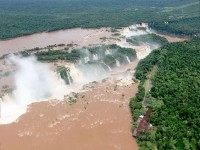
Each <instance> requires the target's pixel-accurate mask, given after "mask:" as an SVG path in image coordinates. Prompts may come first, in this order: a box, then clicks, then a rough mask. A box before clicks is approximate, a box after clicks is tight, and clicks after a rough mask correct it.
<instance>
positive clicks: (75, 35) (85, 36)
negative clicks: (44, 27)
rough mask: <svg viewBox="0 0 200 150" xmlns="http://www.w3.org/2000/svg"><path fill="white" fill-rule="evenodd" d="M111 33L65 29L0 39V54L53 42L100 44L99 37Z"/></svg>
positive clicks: (83, 44) (44, 45) (97, 30)
mask: <svg viewBox="0 0 200 150" xmlns="http://www.w3.org/2000/svg"><path fill="white" fill-rule="evenodd" d="M110 35H111V33H110V32H108V31H107V30H106V29H104V28H102V29H81V28H75V29H66V30H59V31H54V32H47V33H46V32H44V33H38V34H33V35H28V36H23V37H18V38H14V39H10V40H6V41H0V56H1V55H3V54H7V53H13V52H18V51H22V50H25V49H32V48H35V47H46V46H48V45H54V44H70V43H74V44H77V45H80V46H81V47H82V46H88V45H89V44H100V42H101V40H100V38H101V37H105V36H106V37H109V36H110Z"/></svg>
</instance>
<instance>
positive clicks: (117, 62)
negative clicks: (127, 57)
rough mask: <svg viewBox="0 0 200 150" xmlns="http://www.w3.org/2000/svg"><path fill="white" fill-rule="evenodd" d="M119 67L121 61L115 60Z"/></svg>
mask: <svg viewBox="0 0 200 150" xmlns="http://www.w3.org/2000/svg"><path fill="white" fill-rule="evenodd" d="M115 61H116V65H117V67H120V63H119V60H117V59H115Z"/></svg>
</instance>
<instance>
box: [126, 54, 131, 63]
mask: <svg viewBox="0 0 200 150" xmlns="http://www.w3.org/2000/svg"><path fill="white" fill-rule="evenodd" d="M126 60H127V61H128V63H129V64H130V63H131V61H130V59H129V57H128V56H126Z"/></svg>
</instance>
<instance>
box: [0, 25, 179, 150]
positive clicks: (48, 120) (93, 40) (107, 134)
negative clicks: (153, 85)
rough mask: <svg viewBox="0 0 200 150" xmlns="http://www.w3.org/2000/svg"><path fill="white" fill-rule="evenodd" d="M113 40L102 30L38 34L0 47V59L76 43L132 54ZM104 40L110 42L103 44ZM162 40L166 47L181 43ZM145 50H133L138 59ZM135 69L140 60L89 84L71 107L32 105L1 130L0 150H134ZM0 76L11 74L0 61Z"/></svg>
mask: <svg viewBox="0 0 200 150" xmlns="http://www.w3.org/2000/svg"><path fill="white" fill-rule="evenodd" d="M122 30H123V29H122ZM120 33H122V32H120ZM112 34H113V33H112V32H109V31H107V29H104V28H103V29H80V28H77V29H69V30H61V31H55V32H51V33H39V34H34V35H29V36H24V37H19V38H15V39H11V40H7V41H0V56H1V55H4V54H6V53H10V52H18V51H22V50H24V49H32V48H35V47H45V46H48V45H54V44H61V43H63V44H70V43H74V44H77V45H79V47H83V46H88V45H90V44H118V45H120V46H123V47H129V48H132V47H131V45H127V43H126V42H125V39H122V40H121V41H120V40H119V41H116V40H113V39H112V38H113V36H112ZM103 37H106V38H107V39H111V40H107V41H103V40H101V38H103ZM166 38H169V40H170V42H174V41H177V40H178V41H180V40H182V39H173V38H172V37H168V36H166ZM106 42H107V43H106ZM145 48H146V47H139V48H136V52H137V57H138V58H139V59H140V58H143V57H145V56H147V55H148V54H149V53H150V50H148V47H147V48H146V49H145ZM139 56H140V57H139ZM137 64H138V60H135V61H134V62H131V63H130V64H127V65H124V66H120V67H119V68H117V69H116V70H113V71H112V72H111V74H110V76H109V77H108V78H107V79H106V80H105V81H104V82H99V83H90V84H88V85H87V86H86V87H84V90H83V91H81V92H79V93H78V94H77V95H76V102H75V103H73V104H70V103H69V102H68V101H69V99H70V98H69V97H65V99H64V100H62V101H60V100H56V99H55V100H49V101H46V102H38V103H33V104H30V105H29V109H28V110H27V113H25V114H23V115H22V116H21V117H19V119H18V120H17V121H16V122H14V123H11V124H7V125H0V150H13V149H15V150H38V149H40V150H46V149H48V150H55V149H59V150H66V149H67V150H138V149H139V148H138V145H137V143H136V140H135V139H134V138H133V137H132V133H131V126H132V122H131V121H132V117H131V113H130V109H129V101H130V98H131V97H133V96H134V95H135V94H136V92H137V90H138V83H134V82H133V80H132V77H133V72H127V70H131V71H133V70H134V69H135V67H136V66H137ZM0 70H3V71H10V70H9V68H5V65H4V61H3V60H1V61H0ZM0 81H1V82H0V84H2V85H0V86H3V85H4V84H7V85H8V86H9V87H12V84H13V81H12V80H11V79H10V78H8V77H4V78H2V80H0Z"/></svg>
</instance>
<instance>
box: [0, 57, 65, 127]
mask: <svg viewBox="0 0 200 150" xmlns="http://www.w3.org/2000/svg"><path fill="white" fill-rule="evenodd" d="M7 61H9V62H10V64H11V65H13V66H14V67H15V68H16V70H15V71H14V73H13V74H14V75H13V78H14V83H15V90H14V91H13V92H12V93H11V94H9V95H5V96H4V97H3V98H2V100H0V101H2V103H1V118H0V124H1V123H4V122H6V123H9V122H12V121H13V120H15V119H17V117H19V116H20V115H21V114H22V113H25V112H26V109H27V105H29V104H31V103H33V102H38V101H42V100H46V99H50V98H57V99H62V98H64V94H66V92H67V87H66V86H65V84H64V82H63V81H61V80H59V79H58V78H57V75H56V73H55V72H53V71H51V70H50V67H49V66H48V65H46V64H43V63H40V62H38V61H37V60H36V58H35V57H27V58H22V57H20V56H15V55H11V56H9V58H8V59H7Z"/></svg>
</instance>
